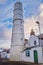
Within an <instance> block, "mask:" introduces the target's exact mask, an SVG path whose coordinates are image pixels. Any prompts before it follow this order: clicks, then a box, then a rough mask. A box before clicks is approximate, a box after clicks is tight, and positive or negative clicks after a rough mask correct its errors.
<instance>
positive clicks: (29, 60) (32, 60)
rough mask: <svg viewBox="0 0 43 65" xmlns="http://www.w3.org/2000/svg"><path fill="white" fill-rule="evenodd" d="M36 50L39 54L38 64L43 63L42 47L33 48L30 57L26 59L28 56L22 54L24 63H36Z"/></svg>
mask: <svg viewBox="0 0 43 65" xmlns="http://www.w3.org/2000/svg"><path fill="white" fill-rule="evenodd" d="M34 50H37V52H38V63H43V59H42V48H41V47H36V48H32V49H30V50H29V51H30V57H26V54H25V52H26V51H24V52H23V53H22V61H26V62H34Z"/></svg>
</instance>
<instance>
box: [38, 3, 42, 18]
mask: <svg viewBox="0 0 43 65" xmlns="http://www.w3.org/2000/svg"><path fill="white" fill-rule="evenodd" d="M39 7H40V17H42V18H43V3H42V4H40V6H39Z"/></svg>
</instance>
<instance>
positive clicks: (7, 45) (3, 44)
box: [0, 40, 11, 49]
mask: <svg viewBox="0 0 43 65" xmlns="http://www.w3.org/2000/svg"><path fill="white" fill-rule="evenodd" d="M10 45H11V42H10V41H9V40H0V47H1V48H6V49H9V48H10Z"/></svg>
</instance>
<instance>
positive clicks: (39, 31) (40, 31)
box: [36, 21, 41, 35]
mask: <svg viewBox="0 0 43 65" xmlns="http://www.w3.org/2000/svg"><path fill="white" fill-rule="evenodd" d="M36 23H37V24H38V27H39V35H40V34H41V30H40V23H39V22H38V21H36Z"/></svg>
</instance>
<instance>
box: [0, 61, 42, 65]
mask: <svg viewBox="0 0 43 65" xmlns="http://www.w3.org/2000/svg"><path fill="white" fill-rule="evenodd" d="M0 65H43V64H35V63H25V62H11V61H10V62H9V61H7V62H5V61H4V62H0Z"/></svg>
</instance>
